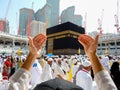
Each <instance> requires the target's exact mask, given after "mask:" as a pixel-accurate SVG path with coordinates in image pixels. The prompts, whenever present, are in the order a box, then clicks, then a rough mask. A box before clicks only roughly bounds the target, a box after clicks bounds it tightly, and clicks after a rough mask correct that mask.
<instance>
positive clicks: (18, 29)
mask: <svg viewBox="0 0 120 90" xmlns="http://www.w3.org/2000/svg"><path fill="white" fill-rule="evenodd" d="M16 26H17V27H16V28H17V31H18V32H17V35H19V34H20V28H19V23H18V13H17V12H16Z"/></svg>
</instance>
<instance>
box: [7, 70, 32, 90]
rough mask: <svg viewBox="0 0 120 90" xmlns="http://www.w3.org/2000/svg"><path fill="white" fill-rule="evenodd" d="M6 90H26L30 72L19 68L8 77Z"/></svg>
mask: <svg viewBox="0 0 120 90" xmlns="http://www.w3.org/2000/svg"><path fill="white" fill-rule="evenodd" d="M9 81H10V84H9V88H8V90H28V87H29V82H30V72H29V71H27V70H25V69H23V68H21V69H19V70H18V71H16V72H15V74H13V75H12V76H11V77H10V80H9Z"/></svg>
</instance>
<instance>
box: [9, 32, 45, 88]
mask: <svg viewBox="0 0 120 90" xmlns="http://www.w3.org/2000/svg"><path fill="white" fill-rule="evenodd" d="M45 41H46V36H45V35H42V34H38V35H37V36H35V37H34V38H33V39H32V38H31V37H29V54H28V56H27V58H26V61H25V62H24V64H23V65H22V67H21V68H20V69H19V70H18V71H16V72H15V73H14V74H13V76H12V77H10V80H9V81H10V85H9V89H8V90H28V87H29V82H30V70H31V68H32V65H33V63H34V61H35V59H36V57H37V56H38V55H39V52H40V50H41V47H42V45H43V43H44V42H45Z"/></svg>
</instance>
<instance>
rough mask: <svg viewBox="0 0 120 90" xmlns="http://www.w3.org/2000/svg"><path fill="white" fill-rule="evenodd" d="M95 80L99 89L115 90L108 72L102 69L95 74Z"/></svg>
mask: <svg viewBox="0 0 120 90" xmlns="http://www.w3.org/2000/svg"><path fill="white" fill-rule="evenodd" d="M95 81H96V83H97V85H98V88H99V90H117V87H116V86H115V84H114V82H113V80H112V78H111V77H110V74H109V73H108V72H107V71H105V70H102V71H100V72H98V73H97V74H96V75H95Z"/></svg>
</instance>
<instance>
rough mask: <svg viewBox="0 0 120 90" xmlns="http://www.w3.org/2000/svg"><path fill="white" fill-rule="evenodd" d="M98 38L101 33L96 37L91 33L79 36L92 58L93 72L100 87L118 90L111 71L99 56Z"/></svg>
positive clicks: (86, 51) (104, 89)
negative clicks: (110, 73) (104, 65)
mask: <svg viewBox="0 0 120 90" xmlns="http://www.w3.org/2000/svg"><path fill="white" fill-rule="evenodd" d="M98 38H99V35H97V36H96V37H95V39H94V38H92V37H91V36H89V35H86V34H82V35H80V36H79V37H78V41H79V42H80V43H81V44H82V45H83V47H84V50H85V53H86V54H87V56H88V57H89V58H90V61H91V63H92V68H93V72H94V74H95V80H96V82H97V85H98V87H99V89H100V90H117V88H116V86H115V84H114V82H113V81H112V79H111V77H110V75H109V73H107V71H106V70H105V69H104V67H103V66H102V64H101V63H100V61H99V58H98V56H97V53H96V49H97V46H98Z"/></svg>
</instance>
